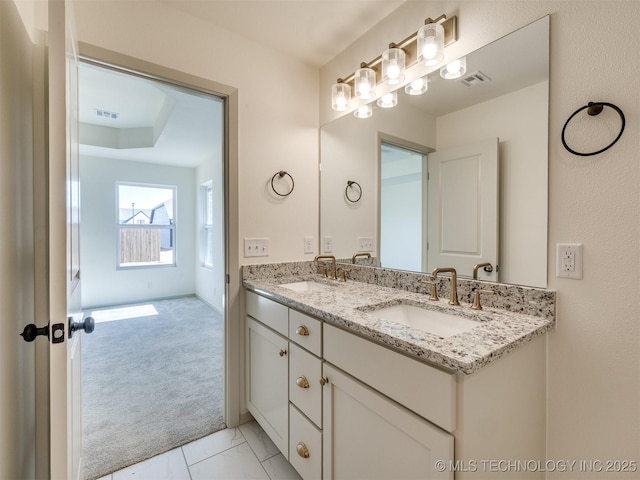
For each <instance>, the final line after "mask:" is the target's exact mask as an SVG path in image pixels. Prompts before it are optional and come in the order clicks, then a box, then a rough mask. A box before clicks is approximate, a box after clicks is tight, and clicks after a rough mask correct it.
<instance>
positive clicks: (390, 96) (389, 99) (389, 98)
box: [378, 91, 398, 108]
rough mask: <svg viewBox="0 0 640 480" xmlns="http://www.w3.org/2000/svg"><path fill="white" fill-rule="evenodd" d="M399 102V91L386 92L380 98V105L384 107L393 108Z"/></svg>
mask: <svg viewBox="0 0 640 480" xmlns="http://www.w3.org/2000/svg"><path fill="white" fill-rule="evenodd" d="M397 104H398V92H396V91H393V92H389V93H385V94H384V95H383V96H381V97H380V98H379V99H378V106H379V107H382V108H392V107H395V106H396V105H397Z"/></svg>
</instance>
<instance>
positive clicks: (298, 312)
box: [243, 262, 555, 479]
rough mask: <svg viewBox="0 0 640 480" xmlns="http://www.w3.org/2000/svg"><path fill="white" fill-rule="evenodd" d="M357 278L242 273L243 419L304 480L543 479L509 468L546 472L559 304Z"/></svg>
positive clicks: (269, 269)
mask: <svg viewBox="0 0 640 480" xmlns="http://www.w3.org/2000/svg"><path fill="white" fill-rule="evenodd" d="M348 268H349V272H348V273H349V275H348V276H349V278H348V279H347V281H340V280H333V279H331V278H324V277H323V276H322V275H321V274H320V273H319V269H318V267H317V265H316V264H314V263H313V262H295V263H282V264H271V265H253V266H245V267H243V281H244V286H245V307H246V337H245V340H246V382H247V383H246V387H247V388H246V398H247V409H248V410H249V412H250V413H251V414H252V415H253V416H254V418H255V419H256V420H257V421H258V423H259V424H260V425H261V426H262V428H263V429H264V430H265V432H266V433H267V434H268V435H269V437H270V438H271V439H272V440H273V442H274V443H275V444H276V445H277V447H278V448H279V449H280V451H281V452H282V454H283V455H284V456H285V457H286V458H287V459H288V460H289V462H290V463H291V464H292V465H293V467H294V468H295V469H296V470H297V471H298V473H299V474H300V475H301V476H302V477H303V478H305V479H311V478H325V479H339V478H345V479H357V478H362V479H365V478H366V479H374V478H379V479H391V478H403V479H405V478H447V479H453V478H456V479H465V478H476V479H480V478H483V479H484V478H510V479H511V478H543V476H544V473H543V472H539V471H538V472H536V471H533V472H532V471H514V470H513V468H511V467H509V465H514V463H513V462H521V464H522V465H527V463H526V462H529V463H530V462H535V461H538V462H543V461H544V459H545V393H546V389H545V370H546V361H545V339H544V338H545V335H544V334H545V332H547V331H548V330H549V329H551V328H553V326H554V324H555V294H554V292H551V291H548V290H544V289H536V288H528V287H519V286H511V285H503V284H490V283H488V282H480V281H473V280H465V279H459V280H458V282H457V286H458V294H459V297H460V305H459V306H453V305H449V299H450V294H451V278H450V277H441V276H439V277H438V278H437V279H431V278H430V276H429V275H424V274H417V273H411V272H403V271H397V270H388V269H382V268H373V267H362V266H357V265H349V266H348ZM425 280H429V281H433V282H434V283H435V286H433V287H431V286H430V285H428V284H426V283H424V281H425ZM432 289H435V290H436V291H437V292H438V293H439V294H440V297H441V298H440V299H439V300H430V298H432V295H431V293H432ZM478 290H488V291H491V292H492V293H493V295H489V294H487V295H486V296H484V295H483V296H482V299H481V301H482V304H483V308H482V309H477V304H476V309H473V308H472V304H473V302H472V300H473V297H474V293H475V292H476V291H478ZM476 300H477V299H476ZM505 462H512V463H505ZM506 467H509V468H506ZM525 470H526V469H525Z"/></svg>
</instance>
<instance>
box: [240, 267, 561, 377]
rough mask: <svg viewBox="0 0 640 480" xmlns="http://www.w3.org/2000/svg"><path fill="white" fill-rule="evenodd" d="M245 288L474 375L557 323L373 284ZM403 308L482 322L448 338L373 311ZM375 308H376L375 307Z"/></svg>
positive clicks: (268, 281)
mask: <svg viewBox="0 0 640 480" xmlns="http://www.w3.org/2000/svg"><path fill="white" fill-rule="evenodd" d="M305 280H306V281H313V282H318V283H322V284H324V285H326V286H327V287H326V288H322V289H320V290H308V291H300V292H299V291H294V290H291V289H289V288H286V287H283V286H281V285H283V284H287V283H293V282H299V281H305ZM244 286H245V287H246V288H248V289H249V290H252V291H254V292H256V293H259V294H261V295H264V296H267V297H269V298H271V299H273V300H275V301H277V302H280V303H282V304H284V305H286V306H288V307H291V308H294V309H296V310H299V311H301V312H303V313H307V314H309V315H312V316H314V317H317V318H319V319H321V320H324V321H326V322H328V323H331V324H334V325H337V326H339V327H342V328H344V329H346V330H349V331H352V332H354V333H357V334H360V335H362V336H364V337H367V338H370V339H371V340H374V341H377V342H379V343H381V344H384V345H387V346H390V347H392V348H395V349H397V350H400V351H402V352H404V353H406V354H408V355H410V356H413V357H416V358H417V359H420V360H423V361H425V362H428V363H432V364H435V365H438V366H440V367H443V368H445V369H447V370H450V371H455V372H462V373H464V374H472V373H474V372H476V371H478V370H479V369H480V368H482V367H483V366H485V365H487V364H488V363H490V362H492V361H493V360H495V359H497V358H500V357H502V356H504V355H506V354H507V353H508V352H510V351H511V350H514V349H516V348H518V347H519V346H520V345H523V344H524V343H527V342H529V341H531V340H532V339H533V338H535V337H537V336H539V335H542V334H544V333H545V332H546V331H548V330H549V329H551V328H553V326H554V325H555V321H554V320H553V319H550V318H545V317H541V316H533V315H526V314H522V313H516V312H510V311H507V310H503V309H498V308H486V307H485V309H484V310H480V311H477V310H472V309H471V304H469V303H463V302H461V303H462V305H461V306H459V307H458V306H456V307H454V306H451V305H449V304H448V298H441V299H440V300H439V301H429V300H428V296H427V295H423V294H420V293H413V292H408V291H403V290H399V289H395V288H389V287H382V286H378V285H373V284H369V283H363V282H357V281H347V282H339V281H336V280H329V279H324V278H322V277H321V276H320V275H304V276H291V277H287V278H283V277H280V278H254V279H247V278H245V279H244ZM399 303H405V304H411V305H416V306H421V307H424V308H427V309H434V310H440V311H442V312H445V313H451V314H454V315H458V316H462V317H466V318H469V319H472V320H476V321H478V323H479V325H478V326H477V327H474V328H472V329H471V330H468V331H466V332H463V333H459V334H456V335H453V336H450V337H447V338H442V337H439V336H436V335H433V334H430V333H427V332H424V331H421V330H417V329H415V328H412V327H408V326H405V325H401V324H398V323H394V322H391V321H388V320H384V319H381V318H378V317H376V315H375V314H372V313H371V310H372V309H378V308H383V307H385V306H392V305H397V304H399ZM372 306H374V307H373V308H372Z"/></svg>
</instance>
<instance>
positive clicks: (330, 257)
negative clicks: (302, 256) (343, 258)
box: [313, 255, 338, 280]
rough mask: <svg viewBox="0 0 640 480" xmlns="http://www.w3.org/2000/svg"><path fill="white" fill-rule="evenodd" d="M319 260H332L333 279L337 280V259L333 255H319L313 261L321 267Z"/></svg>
mask: <svg viewBox="0 0 640 480" xmlns="http://www.w3.org/2000/svg"><path fill="white" fill-rule="evenodd" d="M319 260H331V278H333V279H334V280H337V279H338V275H337V274H336V257H334V256H333V255H317V256H316V258H315V259H314V260H313V261H314V262H316V265H319V264H320V263H319Z"/></svg>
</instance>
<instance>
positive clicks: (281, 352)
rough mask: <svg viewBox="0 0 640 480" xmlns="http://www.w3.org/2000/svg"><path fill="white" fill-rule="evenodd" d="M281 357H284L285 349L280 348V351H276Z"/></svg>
mask: <svg viewBox="0 0 640 480" xmlns="http://www.w3.org/2000/svg"><path fill="white" fill-rule="evenodd" d="M278 354H279V355H280V356H281V357H284V356H285V355H286V354H287V351H286V350H280V352H279V353H278Z"/></svg>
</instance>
